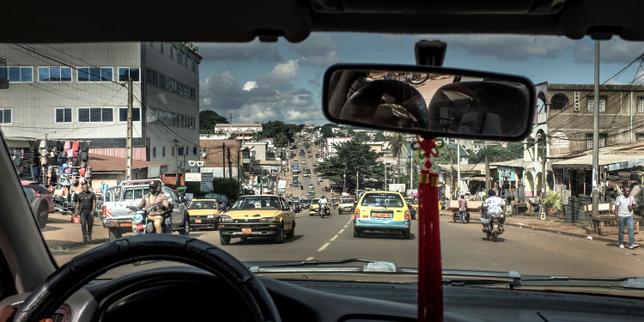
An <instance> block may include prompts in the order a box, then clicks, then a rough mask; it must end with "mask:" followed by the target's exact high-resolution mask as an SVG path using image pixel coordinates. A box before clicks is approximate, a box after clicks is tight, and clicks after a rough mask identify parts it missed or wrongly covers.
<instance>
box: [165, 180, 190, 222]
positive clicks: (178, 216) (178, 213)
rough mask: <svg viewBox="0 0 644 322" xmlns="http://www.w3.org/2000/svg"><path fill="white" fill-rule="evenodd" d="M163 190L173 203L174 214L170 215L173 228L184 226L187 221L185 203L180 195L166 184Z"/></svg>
mask: <svg viewBox="0 0 644 322" xmlns="http://www.w3.org/2000/svg"><path fill="white" fill-rule="evenodd" d="M162 190H163V193H164V194H165V195H166V197H168V202H170V203H171V205H172V214H171V215H170V222H171V223H172V229H175V228H183V224H184V221H185V218H184V217H185V216H184V215H185V205H184V204H183V203H182V202H180V201H179V197H177V194H175V193H174V191H172V189H170V188H168V187H166V186H164V187H163V188H162Z"/></svg>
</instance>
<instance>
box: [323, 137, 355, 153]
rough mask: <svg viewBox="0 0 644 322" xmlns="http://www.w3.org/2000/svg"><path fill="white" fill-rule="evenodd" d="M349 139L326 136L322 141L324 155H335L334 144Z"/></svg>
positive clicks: (348, 138) (349, 139) (348, 139)
mask: <svg viewBox="0 0 644 322" xmlns="http://www.w3.org/2000/svg"><path fill="white" fill-rule="evenodd" d="M349 141H351V138H350V137H333V138H326V140H325V142H324V147H325V150H326V151H324V152H325V153H324V154H325V156H333V155H335V153H336V150H335V145H336V144H342V143H345V142H349Z"/></svg>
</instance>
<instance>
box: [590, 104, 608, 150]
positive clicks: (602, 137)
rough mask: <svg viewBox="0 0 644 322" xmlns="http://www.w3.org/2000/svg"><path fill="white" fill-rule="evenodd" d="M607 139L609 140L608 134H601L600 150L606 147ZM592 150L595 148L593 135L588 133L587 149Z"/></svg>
mask: <svg viewBox="0 0 644 322" xmlns="http://www.w3.org/2000/svg"><path fill="white" fill-rule="evenodd" d="M600 102H601V101H600ZM607 138H608V135H607V134H606V133H599V147H600V148H601V147H604V146H606V139H607ZM592 148H593V134H592V133H587V134H586V149H587V150H591V149H592Z"/></svg>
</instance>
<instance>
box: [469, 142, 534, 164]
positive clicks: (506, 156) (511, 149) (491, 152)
mask: <svg viewBox="0 0 644 322" xmlns="http://www.w3.org/2000/svg"><path fill="white" fill-rule="evenodd" d="M486 155H487V157H488V160H489V161H490V162H497V161H508V160H514V159H521V158H523V144H522V143H520V142H512V143H509V144H508V146H507V147H503V146H500V145H488V146H486V147H485V148H483V149H481V150H479V152H478V153H475V154H470V157H469V161H470V163H481V162H485V156H486Z"/></svg>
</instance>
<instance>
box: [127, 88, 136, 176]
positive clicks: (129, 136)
mask: <svg viewBox="0 0 644 322" xmlns="http://www.w3.org/2000/svg"><path fill="white" fill-rule="evenodd" d="M133 96H134V94H133V93H132V78H130V77H128V79H127V141H126V143H125V144H126V145H127V146H126V150H127V151H126V161H125V179H126V180H131V179H132V104H133V102H132V100H133Z"/></svg>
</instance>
